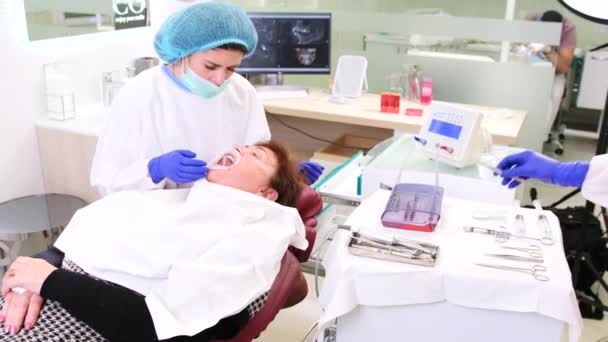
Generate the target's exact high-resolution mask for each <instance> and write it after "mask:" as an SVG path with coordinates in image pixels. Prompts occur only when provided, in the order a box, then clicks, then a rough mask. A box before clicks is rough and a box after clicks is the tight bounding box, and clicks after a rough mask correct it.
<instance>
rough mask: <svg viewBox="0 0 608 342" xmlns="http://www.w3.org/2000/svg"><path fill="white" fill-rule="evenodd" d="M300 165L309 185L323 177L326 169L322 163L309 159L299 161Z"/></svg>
mask: <svg viewBox="0 0 608 342" xmlns="http://www.w3.org/2000/svg"><path fill="white" fill-rule="evenodd" d="M298 167H299V168H300V173H301V174H302V175H304V177H306V183H308V184H309V185H310V184H312V183H314V182H316V181H317V179H319V177H321V174H323V170H325V168H324V167H323V166H321V164H317V163H314V162H309V161H301V162H299V163H298Z"/></svg>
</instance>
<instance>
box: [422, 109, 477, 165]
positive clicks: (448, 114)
mask: <svg viewBox="0 0 608 342" xmlns="http://www.w3.org/2000/svg"><path fill="white" fill-rule="evenodd" d="M482 118H483V116H482V114H481V113H478V112H475V111H471V110H467V109H463V108H460V107H458V106H455V105H451V104H447V103H444V102H439V101H433V102H432V103H431V110H430V111H429V113H428V114H427V117H426V118H425V121H424V124H423V125H422V128H421V130H420V134H419V136H418V137H416V141H418V142H419V143H420V145H421V146H422V149H423V151H424V153H425V154H427V155H428V156H429V157H430V158H432V159H435V160H438V161H441V162H444V163H446V164H449V165H452V166H455V167H464V166H468V165H471V164H474V163H476V162H477V161H478V160H479V157H480V156H481V152H482V148H483V143H484V137H483V133H482V129H481V120H482Z"/></svg>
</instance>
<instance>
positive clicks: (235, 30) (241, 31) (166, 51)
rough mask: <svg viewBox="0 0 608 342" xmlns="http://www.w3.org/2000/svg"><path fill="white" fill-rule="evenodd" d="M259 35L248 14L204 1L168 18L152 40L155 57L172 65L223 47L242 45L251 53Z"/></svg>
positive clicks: (231, 5)
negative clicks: (191, 56) (194, 55)
mask: <svg viewBox="0 0 608 342" xmlns="http://www.w3.org/2000/svg"><path fill="white" fill-rule="evenodd" d="M257 42H258V34H257V32H256V31H255V27H254V26H253V23H252V22H251V19H249V17H248V16H247V13H245V11H244V10H243V9H242V8H241V7H239V6H238V5H233V4H228V3H223V2H216V1H211V2H205V3H201V4H197V5H193V6H190V7H187V8H185V9H183V10H181V11H179V12H177V13H174V14H173V15H171V16H170V17H169V18H167V20H166V21H165V22H164V23H163V24H162V26H161V27H160V30H159V31H158V33H157V34H156V37H155V38H154V48H155V49H156V52H157V53H158V56H159V57H160V58H161V59H162V60H164V61H165V62H167V63H175V62H177V61H179V60H180V59H182V58H184V57H187V56H189V55H191V54H193V53H197V52H201V51H207V50H210V49H213V48H216V47H218V46H221V45H224V44H238V45H242V46H243V47H244V48H245V49H246V50H247V56H248V55H250V54H251V53H253V51H254V50H255V46H256V44H257Z"/></svg>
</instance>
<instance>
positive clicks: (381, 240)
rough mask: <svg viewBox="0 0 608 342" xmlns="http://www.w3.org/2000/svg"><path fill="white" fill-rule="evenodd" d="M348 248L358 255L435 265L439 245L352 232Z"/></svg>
mask: <svg viewBox="0 0 608 342" xmlns="http://www.w3.org/2000/svg"><path fill="white" fill-rule="evenodd" d="M348 250H349V252H350V253H351V254H353V255H357V256H362V257H368V258H374V259H381V260H388V261H397V262H402V263H407V264H414V265H420V266H427V267H433V266H435V261H436V260H437V253H438V252H439V246H436V245H433V244H430V243H426V242H419V241H414V240H407V239H401V238H395V237H392V238H387V237H384V236H380V235H376V234H369V233H362V232H352V233H351V238H350V241H349V243H348Z"/></svg>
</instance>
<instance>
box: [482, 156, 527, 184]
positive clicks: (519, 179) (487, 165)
mask: <svg viewBox="0 0 608 342" xmlns="http://www.w3.org/2000/svg"><path fill="white" fill-rule="evenodd" d="M479 165H481V166H484V167H487V168H488V169H490V170H492V172H494V173H495V174H497V175H499V176H502V172H503V171H502V170H501V169H499V168H497V167H495V166H493V165H491V164H489V163H487V162H486V161H483V160H480V161H479ZM511 181H518V182H519V183H524V182H525V181H526V180H525V179H523V178H520V177H514V178H512V180H511Z"/></svg>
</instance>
